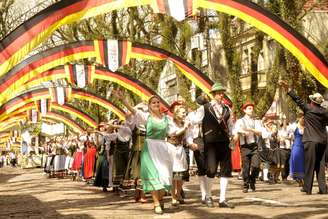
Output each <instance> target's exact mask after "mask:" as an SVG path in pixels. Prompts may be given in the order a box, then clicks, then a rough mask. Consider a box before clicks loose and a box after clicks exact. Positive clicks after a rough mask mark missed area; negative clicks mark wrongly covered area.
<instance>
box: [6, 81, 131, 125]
mask: <svg viewBox="0 0 328 219" xmlns="http://www.w3.org/2000/svg"><path fill="white" fill-rule="evenodd" d="M54 90H56V89H54ZM68 90H69V93H70V94H69V95H70V96H71V98H78V99H84V100H87V101H90V102H91V103H95V104H99V105H101V106H103V107H105V108H106V109H108V110H111V111H112V112H113V113H115V114H116V115H117V116H118V117H119V118H120V119H124V118H125V115H124V112H123V110H122V109H121V108H119V107H118V106H116V105H115V104H113V103H112V102H110V101H108V100H107V99H105V98H102V97H100V96H97V95H95V94H93V93H90V92H87V91H84V90H81V89H75V88H73V89H68ZM49 93H50V92H49V89H46V88H42V89H38V90H34V91H29V92H27V93H24V94H21V95H20V96H17V97H15V98H13V99H12V100H10V101H8V102H7V103H6V104H4V105H2V106H1V108H0V121H6V120H8V118H10V117H11V116H13V115H14V116H16V115H17V114H18V113H21V112H25V111H26V110H30V109H31V108H37V109H38V111H40V106H38V105H40V104H41V103H35V101H38V100H42V99H51V98H52V99H54V100H56V99H55V98H54V95H53V94H52V95H50V94H49ZM49 101H50V100H48V103H47V107H48V106H49ZM76 111H78V110H76ZM72 114H73V111H72ZM24 115H25V117H26V113H25V114H24ZM89 123H90V124H92V123H93V122H89ZM93 124H94V123H93ZM0 131H1V130H0Z"/></svg>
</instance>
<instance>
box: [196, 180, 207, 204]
mask: <svg viewBox="0 0 328 219" xmlns="http://www.w3.org/2000/svg"><path fill="white" fill-rule="evenodd" d="M206 178H207V177H206V176H198V179H199V187H200V193H201V195H202V200H205V196H206V190H207V179H206Z"/></svg>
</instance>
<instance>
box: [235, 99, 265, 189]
mask: <svg viewBox="0 0 328 219" xmlns="http://www.w3.org/2000/svg"><path fill="white" fill-rule="evenodd" d="M242 111H243V112H244V113H245V115H244V116H243V117H242V118H240V119H238V120H237V121H236V124H235V128H234V131H233V134H234V140H235V141H238V140H239V142H240V153H241V159H242V175H243V181H244V184H243V192H244V193H247V192H248V189H249V188H251V190H252V191H255V182H256V177H257V176H258V173H259V170H260V159H259V154H258V150H257V136H258V135H261V129H260V127H259V123H258V122H256V121H255V119H254V118H253V111H254V104H253V103H252V102H248V101H247V102H245V103H244V104H243V106H242Z"/></svg>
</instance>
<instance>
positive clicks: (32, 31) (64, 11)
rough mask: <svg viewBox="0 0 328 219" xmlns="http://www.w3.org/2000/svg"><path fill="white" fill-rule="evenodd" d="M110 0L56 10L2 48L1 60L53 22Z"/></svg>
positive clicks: (85, 0) (80, 3)
mask: <svg viewBox="0 0 328 219" xmlns="http://www.w3.org/2000/svg"><path fill="white" fill-rule="evenodd" d="M109 2H111V1H110V0H97V1H89V0H84V1H81V2H78V3H76V4H73V5H70V6H68V7H66V8H63V9H61V10H58V11H56V12H54V13H53V14H52V15H51V16H50V17H48V18H46V19H44V20H42V21H41V22H39V23H38V24H37V25H35V26H32V27H31V28H30V29H28V30H27V31H26V33H24V34H22V35H21V36H19V37H18V38H16V39H15V40H14V42H12V43H10V44H9V45H8V46H7V47H6V48H5V49H4V50H2V51H1V53H0V62H4V61H5V60H7V59H8V58H9V57H10V56H12V55H13V54H14V53H16V52H17V51H18V50H19V49H20V48H22V47H23V46H24V45H25V44H27V42H28V41H30V40H31V39H32V38H34V37H36V36H37V35H38V34H39V33H41V32H43V31H44V30H46V29H47V28H49V27H50V26H51V25H52V24H54V23H56V22H57V21H60V20H61V19H63V18H65V17H66V16H68V15H71V14H74V13H76V12H79V11H82V10H85V9H90V8H93V7H96V6H99V5H102V4H105V3H109ZM13 33H14V32H13ZM9 36H10V35H9Z"/></svg>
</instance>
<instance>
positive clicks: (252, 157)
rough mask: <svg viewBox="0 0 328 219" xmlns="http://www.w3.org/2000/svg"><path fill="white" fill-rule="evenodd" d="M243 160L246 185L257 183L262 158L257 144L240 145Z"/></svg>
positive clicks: (246, 186)
mask: <svg viewBox="0 0 328 219" xmlns="http://www.w3.org/2000/svg"><path fill="white" fill-rule="evenodd" d="M240 153H241V160H242V174H243V180H244V187H245V188H248V185H249V184H255V182H256V178H257V176H258V174H259V171H260V158H259V153H258V150H257V144H255V143H254V144H245V145H241V146H240Z"/></svg>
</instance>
